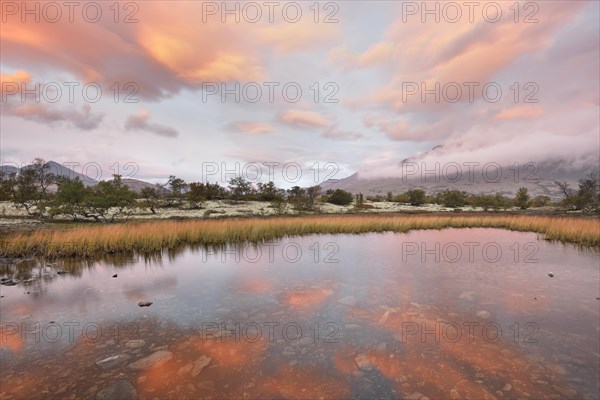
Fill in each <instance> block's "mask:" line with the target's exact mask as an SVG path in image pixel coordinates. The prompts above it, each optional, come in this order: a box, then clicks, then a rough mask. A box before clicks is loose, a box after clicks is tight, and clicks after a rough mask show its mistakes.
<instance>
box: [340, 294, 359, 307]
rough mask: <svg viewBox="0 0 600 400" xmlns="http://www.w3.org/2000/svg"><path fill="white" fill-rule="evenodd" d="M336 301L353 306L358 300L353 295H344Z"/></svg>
mask: <svg viewBox="0 0 600 400" xmlns="http://www.w3.org/2000/svg"><path fill="white" fill-rule="evenodd" d="M338 303H340V304H343V305H345V306H355V305H356V304H357V303H358V302H357V301H356V298H355V297H354V296H346V297H342V298H341V299H339V300H338Z"/></svg>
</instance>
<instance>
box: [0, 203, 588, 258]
mask: <svg viewBox="0 0 600 400" xmlns="http://www.w3.org/2000/svg"><path fill="white" fill-rule="evenodd" d="M444 228H501V229H508V230H514V231H527V232H536V233H540V234H542V235H543V238H545V239H548V240H557V241H561V242H565V243H575V244H579V245H582V246H590V247H600V220H598V219H587V218H574V217H549V216H530V215H501V214H476V215H452V214H444V215H439V214H437V215H436V214H416V215H398V214H393V215H377V214H369V215H317V216H297V217H269V218H227V219H218V220H206V219H205V220H184V221H148V222H142V221H130V222H126V223H115V224H109V225H90V224H85V225H76V224H69V225H65V226H63V227H60V228H59V229H40V230H34V231H32V232H26V233H18V234H14V235H11V236H9V237H5V238H4V239H2V241H1V242H0V257H28V256H45V257H63V256H67V257H69V256H77V257H88V256H90V257H91V256H97V255H102V254H106V253H117V252H136V253H151V252H157V251H160V250H163V249H169V248H175V247H177V246H181V245H186V244H190V245H223V244H227V243H243V242H260V241H265V240H271V239H277V238H281V237H286V236H302V235H309V234H341V233H349V234H360V233H367V232H408V231H410V230H415V229H444Z"/></svg>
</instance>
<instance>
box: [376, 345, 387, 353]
mask: <svg viewBox="0 0 600 400" xmlns="http://www.w3.org/2000/svg"><path fill="white" fill-rule="evenodd" d="M375 350H376V351H378V352H380V353H385V352H386V351H387V343H386V342H381V343H379V344H377V346H376V347H375Z"/></svg>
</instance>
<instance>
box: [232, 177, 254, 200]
mask: <svg viewBox="0 0 600 400" xmlns="http://www.w3.org/2000/svg"><path fill="white" fill-rule="evenodd" d="M229 192H230V194H231V198H232V199H233V200H234V201H236V202H237V201H240V200H248V199H249V198H250V197H251V196H252V195H253V194H254V187H253V186H252V182H250V181H248V180H247V179H245V178H244V177H242V176H238V177H237V178H232V179H231V180H230V181H229Z"/></svg>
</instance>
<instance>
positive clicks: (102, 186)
mask: <svg viewBox="0 0 600 400" xmlns="http://www.w3.org/2000/svg"><path fill="white" fill-rule="evenodd" d="M134 204H135V193H133V192H132V191H131V190H129V188H128V187H127V186H126V185H125V184H123V181H122V180H121V175H113V180H111V181H101V182H98V184H97V185H96V187H94V190H93V191H92V192H91V193H90V195H89V196H87V198H86V209H88V210H89V211H88V212H87V213H86V214H85V216H86V217H89V218H94V219H95V220H96V221H103V222H112V221H114V220H115V219H117V218H121V217H127V216H128V212H129V209H130V208H131V207H132V206H133V205H134ZM111 210H112V213H111Z"/></svg>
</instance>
